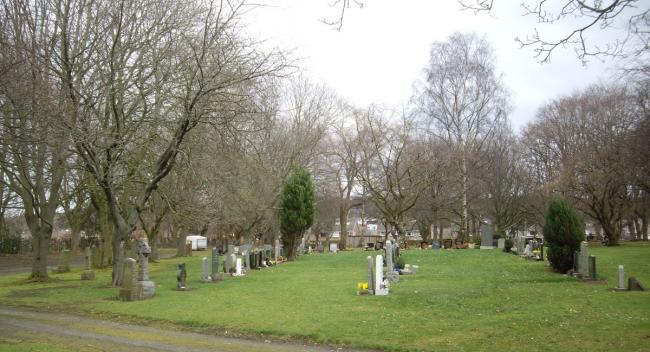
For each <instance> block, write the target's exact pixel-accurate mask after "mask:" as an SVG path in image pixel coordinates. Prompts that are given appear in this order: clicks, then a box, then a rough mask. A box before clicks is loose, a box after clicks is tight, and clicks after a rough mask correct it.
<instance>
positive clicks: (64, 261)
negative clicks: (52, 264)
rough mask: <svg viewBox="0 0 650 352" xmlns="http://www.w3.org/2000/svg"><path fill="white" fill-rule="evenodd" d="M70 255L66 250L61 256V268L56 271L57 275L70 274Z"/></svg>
mask: <svg viewBox="0 0 650 352" xmlns="http://www.w3.org/2000/svg"><path fill="white" fill-rule="evenodd" d="M70 253H71V251H70V250H69V249H64V250H62V251H61V253H60V254H59V266H58V267H57V269H56V272H57V273H67V272H70Z"/></svg>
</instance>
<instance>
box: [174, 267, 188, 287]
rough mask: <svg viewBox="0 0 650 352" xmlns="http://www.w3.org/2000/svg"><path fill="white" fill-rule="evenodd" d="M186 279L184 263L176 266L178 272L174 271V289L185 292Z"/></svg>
mask: <svg viewBox="0 0 650 352" xmlns="http://www.w3.org/2000/svg"><path fill="white" fill-rule="evenodd" d="M186 279H187V271H185V263H180V264H178V270H177V271H176V288H177V289H179V290H185V289H186V288H187V286H186V285H185V281H186Z"/></svg>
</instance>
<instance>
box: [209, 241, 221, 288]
mask: <svg viewBox="0 0 650 352" xmlns="http://www.w3.org/2000/svg"><path fill="white" fill-rule="evenodd" d="M210 280H211V281H212V282H217V281H221V280H223V274H222V273H220V272H219V250H218V249H217V247H214V248H212V274H211V275H210Z"/></svg>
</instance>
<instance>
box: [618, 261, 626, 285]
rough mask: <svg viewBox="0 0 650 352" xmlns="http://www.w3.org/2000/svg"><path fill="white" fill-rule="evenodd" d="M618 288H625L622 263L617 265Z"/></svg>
mask: <svg viewBox="0 0 650 352" xmlns="http://www.w3.org/2000/svg"><path fill="white" fill-rule="evenodd" d="M618 289H619V290H625V269H624V268H623V266H622V265H619V266H618Z"/></svg>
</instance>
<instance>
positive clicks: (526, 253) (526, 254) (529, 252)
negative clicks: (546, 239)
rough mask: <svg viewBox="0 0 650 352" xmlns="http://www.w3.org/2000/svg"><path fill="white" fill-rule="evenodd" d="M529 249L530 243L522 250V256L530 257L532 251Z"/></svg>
mask: <svg viewBox="0 0 650 352" xmlns="http://www.w3.org/2000/svg"><path fill="white" fill-rule="evenodd" d="M481 247H483V246H481ZM531 247H532V246H531V245H530V243H527V244H526V247H525V248H524V255H525V256H526V257H532V256H533V250H532V248H531Z"/></svg>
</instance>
